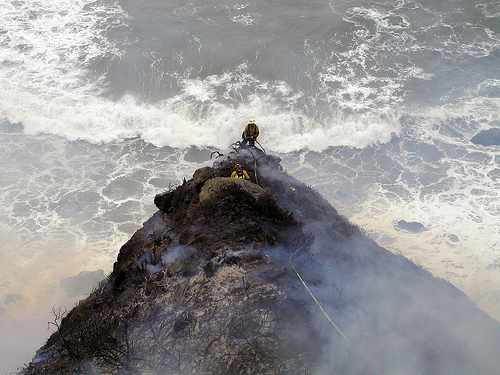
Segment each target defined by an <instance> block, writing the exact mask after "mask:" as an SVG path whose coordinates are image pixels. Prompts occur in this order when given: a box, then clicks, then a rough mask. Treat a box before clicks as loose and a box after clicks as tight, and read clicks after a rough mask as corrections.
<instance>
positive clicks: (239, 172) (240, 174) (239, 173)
mask: <svg viewBox="0 0 500 375" xmlns="http://www.w3.org/2000/svg"><path fill="white" fill-rule="evenodd" d="M231 177H234V178H241V179H243V180H250V176H249V175H248V173H247V171H245V170H244V169H243V168H241V165H239V164H236V165H235V166H234V171H233V173H232V174H231Z"/></svg>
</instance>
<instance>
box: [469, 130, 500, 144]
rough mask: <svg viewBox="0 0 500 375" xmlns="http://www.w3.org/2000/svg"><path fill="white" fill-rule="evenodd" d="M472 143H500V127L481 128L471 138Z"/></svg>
mask: <svg viewBox="0 0 500 375" xmlns="http://www.w3.org/2000/svg"><path fill="white" fill-rule="evenodd" d="M471 142H472V143H475V144H477V145H483V146H498V145H500V128H493V129H489V130H482V131H480V132H479V133H478V134H476V135H475V136H474V137H472V139H471Z"/></svg>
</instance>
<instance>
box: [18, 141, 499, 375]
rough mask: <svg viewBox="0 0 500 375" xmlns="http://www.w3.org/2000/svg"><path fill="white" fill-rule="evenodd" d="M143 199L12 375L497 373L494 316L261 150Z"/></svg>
mask: <svg viewBox="0 0 500 375" xmlns="http://www.w3.org/2000/svg"><path fill="white" fill-rule="evenodd" d="M236 163H239V164H241V165H242V166H243V167H244V168H245V169H246V170H247V171H248V172H249V174H250V176H251V181H244V180H240V179H234V178H229V177H228V176H230V174H231V171H232V169H233V166H234V164H236ZM155 204H156V206H157V207H158V208H159V211H158V212H156V213H155V214H154V215H153V216H152V217H151V218H150V219H149V220H148V221H147V222H146V223H144V226H143V227H142V228H141V229H139V230H138V231H137V232H136V233H135V234H134V235H133V236H132V237H131V239H130V240H129V241H128V242H127V243H126V244H125V245H123V247H122V248H121V249H120V253H119V255H118V259H117V261H116V263H115V264H114V268H113V272H112V274H111V275H110V276H109V277H108V278H106V279H105V280H104V281H103V282H102V283H101V285H100V286H99V288H97V290H95V291H94V292H93V293H92V294H91V295H90V296H89V297H88V298H87V299H85V300H83V301H81V302H80V303H79V304H78V305H77V306H76V307H75V308H74V309H72V310H71V311H70V312H69V313H67V314H66V315H64V316H63V315H59V316H56V320H55V322H54V323H55V325H56V328H57V330H56V332H55V333H54V334H53V335H52V336H51V337H50V338H49V340H48V341H47V343H46V344H45V345H44V346H43V347H42V348H41V349H40V350H39V351H38V352H37V355H36V356H35V358H34V360H33V362H32V363H30V364H29V366H28V367H27V368H26V369H24V370H23V371H22V373H23V374H87V373H88V374H91V373H138V374H318V375H322V374H363V375H369V374H412V375H415V374H416V375H418V374H471V373H478V374H479V373H480V374H485V375H487V374H498V373H499V371H498V370H499V369H500V360H499V358H500V355H499V354H500V325H499V324H498V322H496V321H494V320H493V319H491V318H490V317H488V316H487V315H486V314H485V313H483V312H482V311H481V310H479V309H478V308H477V307H476V306H475V305H474V304H473V303H472V302H471V301H469V300H468V299H467V297H466V296H465V295H463V293H461V292H460V291H458V290H457V289H456V288H454V287H453V286H452V285H450V284H449V283H447V282H445V281H443V280H440V279H436V278H434V277H433V276H432V275H430V274H429V273H428V272H427V271H425V270H423V269H422V268H421V267H418V266H416V265H415V264H413V263H412V262H410V261H409V260H407V259H406V258H404V257H403V256H401V255H395V254H392V253H390V252H389V251H387V250H385V249H383V248H381V247H380V246H378V245H377V244H376V243H375V242H373V241H372V240H370V239H369V238H367V237H366V236H365V235H364V234H363V233H362V231H361V230H360V229H359V228H357V227H356V226H355V225H353V224H352V223H350V222H348V221H347V220H346V219H344V218H343V217H342V216H340V215H339V214H338V213H337V211H336V210H335V209H334V208H333V207H332V206H331V205H330V204H329V203H328V202H327V201H326V200H324V199H323V198H322V197H321V196H320V194H319V193H318V192H316V191H315V190H314V189H311V188H309V187H307V186H305V185H304V184H302V183H300V182H299V181H297V180H295V179H294V178H292V177H291V176H289V175H288V174H287V173H286V172H285V171H283V169H282V167H281V165H280V160H279V158H277V157H274V156H271V155H266V154H262V153H260V152H256V150H254V149H239V150H233V151H231V152H230V153H229V154H227V155H225V156H221V157H219V158H217V160H216V161H215V162H214V164H213V167H205V168H201V169H199V170H197V171H195V172H194V175H193V178H192V179H190V180H188V181H184V183H183V184H182V185H180V186H178V187H176V188H175V189H172V190H171V191H167V192H165V193H163V194H159V195H158V196H156V197H155Z"/></svg>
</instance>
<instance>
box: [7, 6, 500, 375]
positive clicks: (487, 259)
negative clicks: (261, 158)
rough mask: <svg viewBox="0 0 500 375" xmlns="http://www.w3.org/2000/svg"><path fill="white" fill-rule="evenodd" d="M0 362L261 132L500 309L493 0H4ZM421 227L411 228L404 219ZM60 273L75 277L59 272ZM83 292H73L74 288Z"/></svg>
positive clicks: (398, 239) (331, 195)
mask: <svg viewBox="0 0 500 375" xmlns="http://www.w3.org/2000/svg"><path fill="white" fill-rule="evenodd" d="M0 85H1V86H0V87H1V88H2V89H1V90H0V150H1V152H0V176H1V178H0V203H1V204H0V235H1V239H2V241H1V243H0V259H1V262H2V263H1V264H2V267H1V270H0V332H1V336H0V338H1V339H0V342H1V344H0V363H2V365H0V367H1V368H0V372H8V371H13V370H15V369H16V367H18V366H22V364H23V363H25V362H28V361H29V360H30V359H31V357H32V356H33V355H34V351H35V350H36V348H38V347H39V346H41V345H42V344H43V342H44V340H45V339H46V338H47V337H48V335H49V334H50V332H51V329H52V328H51V326H50V325H49V330H47V322H48V321H51V319H52V318H51V310H52V309H53V308H56V309H57V308H59V306H65V307H66V308H67V309H70V308H71V307H72V306H73V304H74V303H76V302H77V301H78V300H79V299H80V298H82V297H84V295H81V294H79V295H78V294H75V291H74V290H70V289H68V283H67V282H66V283H65V282H64V280H68V279H71V278H75V277H78V275H80V276H81V279H79V280H82V283H83V284H85V285H86V286H87V288H88V291H89V292H90V290H91V288H92V284H93V283H94V284H95V280H93V279H91V278H88V279H85V277H84V276H82V275H86V274H81V272H87V271H88V272H90V273H92V272H95V271H98V270H103V272H104V273H105V274H108V273H109V272H110V271H111V269H112V264H113V262H114V260H115V259H116V255H117V253H118V250H119V248H120V246H121V245H122V244H123V243H124V242H125V241H126V240H127V239H128V238H129V237H130V235H131V234H132V233H133V232H134V231H135V230H137V229H138V228H139V227H140V226H141V225H142V222H143V221H145V220H146V219H147V218H149V217H150V216H151V215H152V214H153V213H154V212H155V211H156V208H155V206H154V205H153V197H154V195H155V194H157V193H159V192H161V191H163V190H165V189H168V188H170V187H172V186H175V185H177V184H179V183H181V182H182V180H183V179H184V178H186V179H189V178H191V175H192V173H193V172H194V170H195V169H197V168H199V167H201V166H204V165H211V163H212V162H213V159H211V158H210V156H211V153H212V152H213V151H215V150H219V151H221V152H224V150H226V149H227V147H228V146H229V145H230V144H232V143H233V142H235V141H237V140H239V137H240V135H241V132H242V130H243V127H244V126H245V124H246V122H247V120H248V119H249V118H255V119H256V122H257V124H258V125H259V126H260V128H261V136H260V137H259V142H260V143H261V145H262V146H263V147H264V148H265V150H266V151H267V152H268V153H273V154H276V155H278V156H280V157H281V158H282V160H283V161H282V164H283V166H284V167H285V169H286V170H287V171H288V172H289V173H291V174H292V175H293V176H295V177H297V178H298V179H300V180H302V181H304V182H305V183H306V184H308V185H310V186H313V187H314V188H316V189H317V190H318V191H320V192H321V193H322V194H323V195H324V196H325V197H326V198H327V199H328V200H329V201H330V202H331V203H332V204H333V205H334V206H335V207H336V208H337V209H338V210H339V211H340V212H341V213H342V214H343V215H344V216H346V217H347V218H349V219H350V220H351V221H352V222H354V223H356V224H358V225H359V226H361V227H362V228H363V229H364V230H365V232H366V233H367V234H368V235H370V236H371V237H372V238H374V239H375V240H376V241H377V242H378V243H379V244H380V245H382V246H384V247H386V248H388V249H389V250H391V251H393V252H395V253H401V254H404V255H405V256H406V257H408V258H410V259H412V260H413V261H414V262H416V263H417V264H420V265H422V266H423V267H424V268H426V269H428V270H430V271H431V272H432V273H433V274H434V275H436V276H438V277H442V278H444V279H446V280H448V281H450V282H451V283H452V284H454V285H456V286H457V287H458V288H460V289H461V290H463V291H464V292H465V293H466V294H467V295H468V296H469V297H470V298H471V299H472V300H474V301H475V302H476V303H477V304H478V306H479V307H481V308H482V309H484V310H485V311H486V312H488V313H489V314H490V315H491V316H492V317H494V318H496V319H500V234H499V227H500V226H499V224H500V201H499V193H498V191H499V186H500V148H499V147H498V146H490V147H484V146H480V145H475V144H473V143H472V142H470V139H471V138H472V137H473V136H474V135H475V134H477V133H478V132H479V131H481V130H486V129H490V128H495V127H500V116H499V114H500V4H499V3H498V2H497V1H490V0H477V1H471V0H467V1H466V0H456V1H447V2H435V1H426V0H419V1H411V0H399V1H368V0H364V1H341V0H339V1H326V0H322V1H320V0H316V1H294V0H288V1H284V0H280V1H273V2H269V1H242V2H229V1H224V0H221V1H212V0H205V1H193V2H190V3H185V2H181V1H168V2H167V1H160V0H143V1H140V0H133V1H132V0H124V1H114V0H113V1H111V0H105V1H89V0H44V1H40V0H39V1H35V0H19V1H10V0H0ZM401 220H405V221H407V222H418V223H420V224H421V225H422V230H420V231H418V232H413V231H410V230H407V229H404V228H402V227H401V226H399V225H398V222H400V221H401ZM69 284H71V283H69ZM80 293H81V292H80Z"/></svg>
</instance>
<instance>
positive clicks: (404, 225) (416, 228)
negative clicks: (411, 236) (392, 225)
mask: <svg viewBox="0 0 500 375" xmlns="http://www.w3.org/2000/svg"><path fill="white" fill-rule="evenodd" d="M397 225H398V228H401V229H405V230H408V231H410V232H415V233H419V232H422V231H423V230H424V226H423V225H422V224H421V223H418V222H416V221H412V222H408V221H406V220H400V221H398V224H397Z"/></svg>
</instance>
